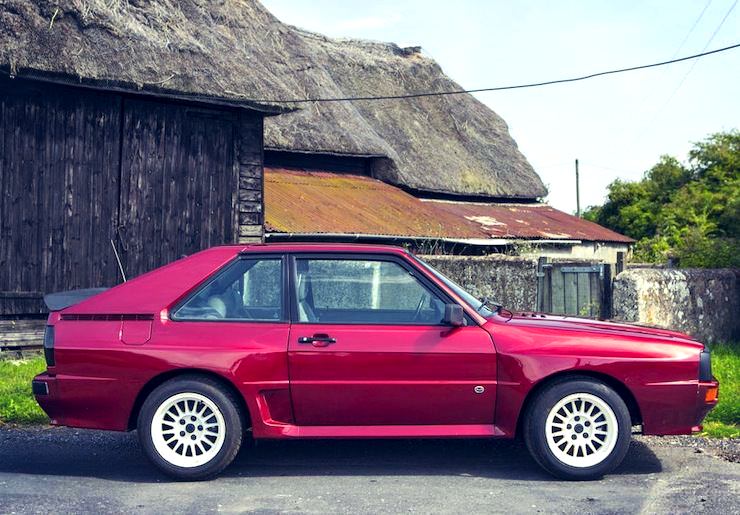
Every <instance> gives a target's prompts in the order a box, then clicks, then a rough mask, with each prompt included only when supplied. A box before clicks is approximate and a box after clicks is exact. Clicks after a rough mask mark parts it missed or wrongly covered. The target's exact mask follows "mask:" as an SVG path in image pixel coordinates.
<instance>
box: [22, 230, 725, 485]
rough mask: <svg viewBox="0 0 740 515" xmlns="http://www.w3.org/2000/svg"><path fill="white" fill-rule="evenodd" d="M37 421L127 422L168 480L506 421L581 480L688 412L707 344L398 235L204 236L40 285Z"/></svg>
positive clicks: (697, 400) (460, 433)
mask: <svg viewBox="0 0 740 515" xmlns="http://www.w3.org/2000/svg"><path fill="white" fill-rule="evenodd" d="M47 304H48V305H49V307H50V310H51V313H50V315H49V319H48V326H47V329H46V335H45V340H44V352H45V356H46V361H47V365H48V366H47V371H46V372H44V373H42V374H40V375H38V376H37V377H36V378H35V379H34V381H33V390H34V393H35V395H36V399H37V401H38V403H39V404H40V405H41V407H42V408H43V409H44V411H45V412H46V413H47V414H48V415H49V417H50V418H51V422H52V424H57V425H66V426H73V427H79V428H93V429H106V430H114V431H130V430H134V429H136V430H138V435H139V438H140V441H141V445H142V447H143V449H144V451H145V452H146V454H147V456H148V457H149V458H150V459H151V461H152V462H153V463H154V464H155V465H156V466H158V467H159V468H160V469H161V470H163V471H164V472H165V473H167V474H169V475H171V476H173V477H175V478H179V479H191V480H195V479H204V478H208V477H212V476H214V475H216V474H218V473H219V472H221V471H222V470H223V469H224V468H226V467H227V466H228V465H229V464H230V463H231V461H232V460H233V459H234V457H235V456H236V454H237V453H238V452H239V449H240V446H241V443H242V440H243V439H244V438H245V436H246V435H247V434H248V432H251V435H252V436H253V437H254V438H256V439H262V438H272V439H290V438H398V437H404V438H408V437H418V438H449V437H462V438H493V437H499V438H514V437H522V438H523V439H524V441H525V442H526V445H527V447H528V449H529V451H530V452H531V454H532V456H533V457H534V459H535V460H536V461H537V462H538V463H539V464H540V465H541V466H542V467H543V468H544V469H546V470H547V471H549V472H550V473H552V474H553V475H555V476H557V477H560V478H565V479H593V478H598V477H601V476H602V475H604V474H606V473H608V472H610V471H612V470H613V469H614V468H615V467H616V466H617V465H619V463H620V462H621V461H622V459H623V458H624V456H625V454H626V452H627V449H628V446H629V441H630V437H631V434H632V430H633V426H639V427H640V428H641V430H642V431H643V432H644V433H645V434H654V435H666V434H689V433H691V432H692V431H697V430H699V424H700V423H701V421H702V419H703V418H704V416H705V415H706V414H707V413H708V412H709V410H711V409H712V407H713V406H714V405H715V404H716V403H717V396H718V388H719V385H718V382H717V381H716V380H715V379H714V378H713V377H712V374H711V363H710V354H709V351H708V350H707V349H706V348H705V347H704V345H702V344H701V343H699V342H697V341H695V340H693V339H691V338H690V337H688V336H686V335H683V334H680V333H676V332H672V331H667V330H660V329H652V328H646V327H638V326H630V325H625V324H616V323H610V322H602V321H594V320H587V319H577V318H570V317H563V316H552V315H544V314H540V313H512V312H511V311H508V310H506V309H505V308H503V307H501V306H497V305H494V304H492V303H490V302H487V301H485V300H484V301H481V300H478V299H476V298H475V297H474V296H472V295H471V294H469V293H467V292H466V291H464V290H463V289H462V288H461V287H460V286H458V285H457V284H455V283H454V282H452V281H451V280H449V279H448V278H446V277H445V276H444V275H442V274H440V273H439V272H437V271H436V270H434V269H433V268H432V267H430V266H428V265H427V264H426V263H424V262H423V261H422V260H420V259H419V258H417V257H415V256H414V255H412V254H410V253H409V252H407V251H405V250H404V249H401V248H397V247H390V246H375V245H349V244H267V245H265V244H258V245H248V246H224V247H214V248H211V249H208V250H205V251H202V252H199V253H197V254H194V255H192V256H189V257H185V258H183V259H180V260H178V261H175V262H173V263H171V264H169V265H166V266H164V267H161V268H159V269H157V270H154V271H152V272H149V273H147V274H144V275H141V276H139V277H137V278H135V279H132V280H130V281H128V282H126V283H124V284H121V285H119V286H116V287H114V288H111V289H109V290H105V291H102V292H94V291H87V292H79V293H75V292H68V293H65V294H55V295H50V296H48V298H47Z"/></svg>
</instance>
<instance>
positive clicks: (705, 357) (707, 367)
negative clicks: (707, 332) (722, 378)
mask: <svg viewBox="0 0 740 515" xmlns="http://www.w3.org/2000/svg"><path fill="white" fill-rule="evenodd" d="M713 380H714V377H713V376H712V354H711V353H710V352H709V349H704V350H703V351H701V354H699V381H713Z"/></svg>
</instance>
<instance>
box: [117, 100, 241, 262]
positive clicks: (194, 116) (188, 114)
mask: <svg viewBox="0 0 740 515" xmlns="http://www.w3.org/2000/svg"><path fill="white" fill-rule="evenodd" d="M235 121H236V116H235V115H234V114H233V113H231V112H221V111H216V110H210V109H201V108H190V107H187V108H184V107H182V106H179V105H172V104H164V103H161V102H155V101H148V100H129V99H127V100H125V102H124V121H123V141H125V142H127V144H126V145H124V147H123V151H122V167H121V205H120V223H119V240H120V241H121V253H122V256H123V260H124V262H125V269H126V273H127V274H128V275H131V276H134V275H139V274H142V273H144V272H147V271H149V270H152V269H154V268H156V267H158V266H161V265H163V264H166V263H168V262H170V261H173V260H175V259H178V258H179V257H181V256H183V255H185V254H190V253H192V252H194V251H197V250H201V249H204V248H208V247H211V246H213V245H221V244H224V243H231V242H234V241H235V235H236V231H235V214H234V208H233V206H234V204H233V199H232V197H233V192H234V191H235V189H236V188H235V185H236V183H237V167H236V161H235V155H234V147H235V143H234V140H235V138H234V133H235ZM151 248H156V249H158V252H151V251H150V250H151Z"/></svg>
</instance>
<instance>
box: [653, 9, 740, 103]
mask: <svg viewBox="0 0 740 515" xmlns="http://www.w3.org/2000/svg"><path fill="white" fill-rule="evenodd" d="M737 2H738V0H735V1H734V2H733V3H732V5H731V6H730V8H729V9H728V11H727V13H726V14H725V17H724V18H722V21H721V22H719V25H717V28H716V29H714V32H712V36H711V37H710V38H709V41H707V44H706V45H704V48H702V52H703V51H704V50H706V49H707V48H708V47H709V45H711V44H712V41H713V40H714V37H715V36H716V35H717V33H718V32H719V30H720V29H721V28H722V25H724V24H725V21H726V20H727V18H728V17H729V16H730V14H731V13H732V11H733V9H735V6H736V5H737ZM696 63H697V61H694V62H693V63H691V68H689V71H687V72H686V75H684V76H683V78H682V79H681V82H679V83H678V86H676V89H674V90H673V93H671V96H670V97H668V100H667V101H666V104H668V103H669V102H670V101H671V100H672V99H673V97H674V96H675V95H676V93H678V90H679V89H681V86H683V83H684V82H685V81H686V78H687V77H688V76H689V75H691V72H692V71H694V67H695V66H696Z"/></svg>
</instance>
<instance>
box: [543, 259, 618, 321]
mask: <svg viewBox="0 0 740 515" xmlns="http://www.w3.org/2000/svg"><path fill="white" fill-rule="evenodd" d="M537 304H538V306H537V308H538V310H539V311H542V312H545V313H553V314H557V315H575V316H581V317H591V318H609V317H610V316H611V266H610V265H607V264H604V263H583V262H580V263H578V262H573V263H565V262H564V263H548V262H547V261H546V260H545V259H541V260H540V265H539V271H538V284H537Z"/></svg>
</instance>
